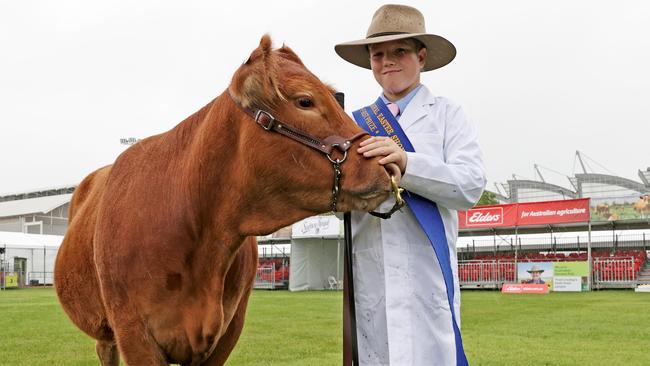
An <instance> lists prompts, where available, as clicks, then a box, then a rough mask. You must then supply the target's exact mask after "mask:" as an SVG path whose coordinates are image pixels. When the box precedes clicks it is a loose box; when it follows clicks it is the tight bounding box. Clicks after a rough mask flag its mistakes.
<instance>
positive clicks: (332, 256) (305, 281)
mask: <svg viewBox="0 0 650 366" xmlns="http://www.w3.org/2000/svg"><path fill="white" fill-rule="evenodd" d="M343 251H344V243H343V222H342V221H340V220H339V219H337V218H336V216H332V215H329V216H325V215H323V216H314V217H309V218H306V219H304V220H302V221H299V222H297V223H295V224H293V226H292V228H291V267H290V269H289V290H290V291H306V290H323V289H330V288H336V289H340V288H342V283H343Z"/></svg>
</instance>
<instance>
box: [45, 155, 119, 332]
mask: <svg viewBox="0 0 650 366" xmlns="http://www.w3.org/2000/svg"><path fill="white" fill-rule="evenodd" d="M110 170H111V166H106V167H103V168H101V169H98V170H96V171H95V172H93V173H92V174H90V175H89V176H87V177H86V178H85V179H84V180H83V181H82V182H81V184H80V185H79V186H78V187H77V189H75V193H74V195H73V197H72V201H71V202H70V210H69V218H68V221H69V224H68V229H67V231H66V234H65V237H64V239H63V243H62V244H61V247H60V248H59V252H58V254H57V258H56V265H55V267H54V283H55V287H56V291H57V295H58V297H59V301H60V302H61V305H62V306H63V309H64V310H65V311H66V313H67V314H68V316H69V317H70V319H71V320H72V321H73V322H74V323H75V324H76V325H77V326H78V327H79V328H80V329H81V330H83V331H84V332H85V333H87V334H88V335H89V336H91V337H93V338H95V339H98V340H110V339H112V338H113V332H112V331H111V329H110V327H109V326H108V322H107V320H106V315H105V311H104V307H103V305H102V301H101V297H100V296H101V295H100V290H99V283H98V280H97V273H96V271H95V265H94V259H93V235H94V231H95V222H96V217H97V211H98V208H99V204H100V202H101V197H102V195H103V192H104V187H105V186H106V181H107V179H108V175H109V173H110Z"/></svg>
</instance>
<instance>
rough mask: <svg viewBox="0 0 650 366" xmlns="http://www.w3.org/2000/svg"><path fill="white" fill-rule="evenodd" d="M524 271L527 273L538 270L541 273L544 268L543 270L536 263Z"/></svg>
mask: <svg viewBox="0 0 650 366" xmlns="http://www.w3.org/2000/svg"><path fill="white" fill-rule="evenodd" d="M526 272H528V273H533V272H539V273H542V272H544V270H543V269H542V268H541V267H540V266H538V265H534V266H533V268H531V269H529V270H528V271H526Z"/></svg>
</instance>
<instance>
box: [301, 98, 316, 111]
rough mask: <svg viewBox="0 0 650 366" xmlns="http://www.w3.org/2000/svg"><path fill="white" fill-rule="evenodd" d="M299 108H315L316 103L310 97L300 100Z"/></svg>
mask: <svg viewBox="0 0 650 366" xmlns="http://www.w3.org/2000/svg"><path fill="white" fill-rule="evenodd" d="M298 106H299V107H300V108H303V109H307V108H311V107H313V106H314V101H313V100H312V99H311V98H308V97H302V98H298Z"/></svg>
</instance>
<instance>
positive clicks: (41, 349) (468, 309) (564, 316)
mask: <svg viewBox="0 0 650 366" xmlns="http://www.w3.org/2000/svg"><path fill="white" fill-rule="evenodd" d="M462 301H463V308H462V316H463V323H462V328H463V337H464V341H465V348H466V350H467V355H468V358H469V360H470V364H471V365H474V366H477V365H499V366H500V365H535V366H537V365H608V366H609V365H650V349H649V347H648V343H649V342H650V294H637V293H634V292H632V291H602V292H592V293H551V294H549V295H502V294H501V293H498V292H486V291H480V292H479V291H475V292H472V291H465V292H463V294H462ZM341 306H342V294H341V292H302V293H290V292H286V291H275V292H270V291H255V292H254V293H253V296H252V297H251V301H250V306H249V309H248V316H247V321H246V325H245V327H244V332H243V334H242V337H241V339H240V342H239V344H238V346H237V348H236V349H235V351H234V352H233V355H232V356H231V358H230V360H229V363H228V364H229V365H238V366H243V365H256V366H257V365H340V364H341V361H340V360H341V330H340V329H341V315H340V314H341ZM0 365H12V366H13V365H30V366H31V365H48V366H52V365H97V359H96V358H95V354H94V342H93V341H92V340H91V339H89V338H88V337H86V336H85V335H84V334H83V333H81V332H80V331H78V330H77V329H76V328H75V327H74V326H73V325H72V324H71V323H70V321H69V320H68V319H67V317H66V316H65V314H63V312H62V310H61V308H60V307H59V305H58V303H57V300H56V296H55V294H54V291H53V290H52V289H21V290H9V291H3V292H0Z"/></svg>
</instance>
